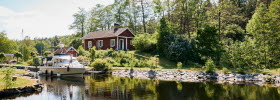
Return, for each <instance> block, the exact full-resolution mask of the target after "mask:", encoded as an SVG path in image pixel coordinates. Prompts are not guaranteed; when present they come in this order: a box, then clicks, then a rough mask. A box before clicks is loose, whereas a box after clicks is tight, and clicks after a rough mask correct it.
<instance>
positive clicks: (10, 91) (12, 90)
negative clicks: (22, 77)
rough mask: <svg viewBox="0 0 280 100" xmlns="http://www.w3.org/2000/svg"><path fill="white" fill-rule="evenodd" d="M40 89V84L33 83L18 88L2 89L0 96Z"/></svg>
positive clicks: (41, 87)
mask: <svg viewBox="0 0 280 100" xmlns="http://www.w3.org/2000/svg"><path fill="white" fill-rule="evenodd" d="M42 89H43V86H42V84H35V85H33V86H25V87H19V88H10V89H4V90H3V91H0V98H4V97H9V96H14V95H21V94H25V93H33V92H36V91H42Z"/></svg>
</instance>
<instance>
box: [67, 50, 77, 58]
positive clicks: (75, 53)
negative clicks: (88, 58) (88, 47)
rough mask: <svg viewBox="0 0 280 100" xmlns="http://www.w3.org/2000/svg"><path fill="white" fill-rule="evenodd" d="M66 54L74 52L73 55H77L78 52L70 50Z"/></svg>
mask: <svg viewBox="0 0 280 100" xmlns="http://www.w3.org/2000/svg"><path fill="white" fill-rule="evenodd" d="M66 54H72V55H73V57H77V54H78V53H77V52H76V51H68V52H67V53H66Z"/></svg>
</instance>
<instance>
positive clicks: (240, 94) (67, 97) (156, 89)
mask: <svg viewBox="0 0 280 100" xmlns="http://www.w3.org/2000/svg"><path fill="white" fill-rule="evenodd" d="M38 79H39V81H40V82H41V83H42V84H43V86H44V89H43V90H42V91H41V92H36V93H32V94H25V95H19V96H14V97H9V98H7V99H16V100H112V99H113V100H186V99H190V100H209V99H210V100H280V88H279V87H278V88H277V87H269V86H258V85H245V84H239V85H233V84H218V83H214V82H176V81H159V80H144V79H134V78H121V77H113V76H84V77H61V78H50V77H44V76H40V77H38Z"/></svg>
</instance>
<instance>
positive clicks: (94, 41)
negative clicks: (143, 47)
mask: <svg viewBox="0 0 280 100" xmlns="http://www.w3.org/2000/svg"><path fill="white" fill-rule="evenodd" d="M119 36H125V37H134V35H133V34H132V33H131V32H130V31H129V30H125V31H124V32H123V33H121V34H120V35H119ZM111 39H115V46H114V47H110V40H111ZM120 39H124V45H125V46H124V48H126V38H123V37H119V39H118V40H120ZM132 39H133V38H127V49H129V50H133V49H134V47H133V46H132V45H130V40H132ZM98 40H103V47H102V48H97V49H102V50H106V49H109V48H112V49H113V50H115V49H116V48H117V43H118V42H117V37H109V38H99V39H86V40H84V41H85V42H84V47H85V49H86V50H88V49H89V48H88V41H92V46H95V47H97V46H96V45H97V41H98Z"/></svg>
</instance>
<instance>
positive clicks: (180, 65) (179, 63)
mask: <svg viewBox="0 0 280 100" xmlns="http://www.w3.org/2000/svg"><path fill="white" fill-rule="evenodd" d="M182 66H183V64H182V63H181V62H178V63H177V69H179V70H180V69H182Z"/></svg>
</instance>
